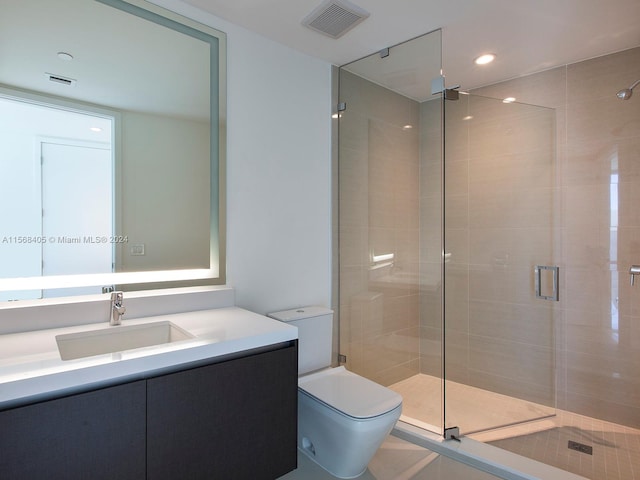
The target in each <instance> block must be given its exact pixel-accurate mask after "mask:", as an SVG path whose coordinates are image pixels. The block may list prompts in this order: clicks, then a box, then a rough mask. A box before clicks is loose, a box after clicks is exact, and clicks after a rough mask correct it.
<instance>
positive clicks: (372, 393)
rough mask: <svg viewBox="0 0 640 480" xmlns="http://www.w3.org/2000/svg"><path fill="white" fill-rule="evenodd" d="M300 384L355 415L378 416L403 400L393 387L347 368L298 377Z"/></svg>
mask: <svg viewBox="0 0 640 480" xmlns="http://www.w3.org/2000/svg"><path fill="white" fill-rule="evenodd" d="M298 387H299V388H301V389H302V390H304V391H305V392H307V393H308V394H310V395H312V396H314V397H316V398H317V399H318V400H320V401H321V402H324V403H326V404H328V405H329V406H331V407H333V408H335V409H336V410H339V411H341V412H342V413H344V414H346V415H348V416H350V417H353V418H371V417H377V416H379V415H383V414H385V413H388V412H390V411H391V410H393V409H394V408H396V407H397V406H398V405H400V404H401V403H402V397H401V396H400V395H399V394H397V393H396V392H394V391H393V390H389V389H388V388H386V387H383V386H382V385H379V384H377V383H375V382H372V381H371V380H368V379H366V378H364V377H361V376H360V375H356V374H355V373H351V372H349V371H348V370H346V369H345V368H344V367H336V368H328V369H326V370H322V371H320V372H317V373H313V374H311V375H305V376H304V377H301V378H299V379H298Z"/></svg>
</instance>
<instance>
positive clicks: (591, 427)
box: [389, 374, 640, 480]
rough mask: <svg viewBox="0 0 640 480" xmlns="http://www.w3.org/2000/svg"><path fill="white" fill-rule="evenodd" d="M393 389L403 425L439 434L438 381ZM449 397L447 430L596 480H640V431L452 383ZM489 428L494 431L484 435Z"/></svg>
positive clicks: (419, 380)
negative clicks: (586, 449) (400, 400)
mask: <svg viewBox="0 0 640 480" xmlns="http://www.w3.org/2000/svg"><path fill="white" fill-rule="evenodd" d="M389 388H391V389H393V390H395V391H396V392H398V393H400V395H402V397H403V411H402V420H404V421H405V422H407V423H412V424H414V425H417V426H419V427H423V428H429V426H433V427H436V428H435V430H436V431H439V426H440V425H441V423H442V419H441V399H440V397H441V388H442V387H441V380H440V379H439V378H436V377H431V376H429V375H423V374H419V375H414V376H413V377H410V378H408V379H406V380H403V381H401V382H398V383H395V384H393V385H391V386H390V387H389ZM447 395H448V398H449V400H448V402H447V411H448V413H447V415H448V418H447V425H450V426H453V425H457V426H459V427H460V429H461V431H462V433H463V434H464V433H465V432H466V433H467V434H468V435H469V436H470V437H471V438H473V439H475V440H479V441H482V442H485V443H489V444H491V445H494V446H496V447H499V448H502V449H504V450H508V451H510V452H513V453H516V454H518V455H522V456H524V457H528V458H531V459H533V460H537V461H540V462H543V463H546V464H548V465H551V466H554V467H557V468H560V469H562V470H566V471H569V472H572V473H575V474H578V475H582V476H583V477H586V478H590V479H593V480H640V430H638V429H634V428H630V427H625V426H623V425H617V424H615V423H610V422H605V421H602V420H598V419H594V418H590V417H585V416H582V415H578V414H575V413H571V412H566V411H563V410H555V409H552V408H549V407H545V406H542V405H538V404H535V403H530V402H526V401H523V400H519V399H514V398H511V397H507V396H505V395H500V394H497V393H493V392H488V391H486V390H481V389H478V388H474V387H470V386H467V385H462V384H455V383H454V382H447ZM554 413H555V415H554ZM474 417H475V418H474ZM536 417H538V418H540V419H539V420H532V421H527V422H526V423H521V424H519V425H513V426H505V427H503V428H496V427H499V426H500V425H509V424H513V423H514V422H518V421H523V420H527V419H534V418H536ZM544 417H546V418H544ZM433 427H432V429H433ZM487 428H492V429H491V430H488V431H480V430H483V429H487ZM474 431H475V432H478V433H471V434H469V432H474ZM569 441H573V442H578V443H580V444H584V445H587V446H590V447H592V448H593V451H592V455H589V454H588V453H583V452H579V451H575V450H571V449H569V448H568V443H569Z"/></svg>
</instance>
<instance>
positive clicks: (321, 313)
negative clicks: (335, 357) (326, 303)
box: [267, 306, 333, 375]
mask: <svg viewBox="0 0 640 480" xmlns="http://www.w3.org/2000/svg"><path fill="white" fill-rule="evenodd" d="M267 316H269V317H271V318H275V319H276V320H280V321H281V322H287V323H288V324H290V325H295V326H296V327H298V375H303V374H305V373H309V372H313V371H314V370H319V369H321V368H325V367H330V366H331V352H332V346H333V310H330V309H328V308H325V307H316V306H311V307H302V308H295V309H293V310H283V311H281V312H274V313H269V314H267Z"/></svg>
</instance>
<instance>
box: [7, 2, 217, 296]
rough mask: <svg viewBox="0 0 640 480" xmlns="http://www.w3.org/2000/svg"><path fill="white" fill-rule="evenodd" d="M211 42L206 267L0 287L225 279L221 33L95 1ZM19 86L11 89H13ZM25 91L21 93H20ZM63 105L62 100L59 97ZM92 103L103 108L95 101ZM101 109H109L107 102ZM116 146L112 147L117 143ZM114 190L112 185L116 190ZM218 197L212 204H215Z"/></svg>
mask: <svg viewBox="0 0 640 480" xmlns="http://www.w3.org/2000/svg"><path fill="white" fill-rule="evenodd" d="M94 1H95V2H97V3H101V4H104V5H108V6H110V7H113V8H116V9H118V10H121V11H123V12H125V13H128V14H131V15H134V16H137V17H140V18H142V19H143V20H147V21H151V22H154V23H156V24H158V25H161V26H164V27H166V28H170V29H172V30H174V31H177V32H180V33H183V34H185V35H189V36H191V37H194V38H197V39H199V40H202V41H204V42H206V43H208V44H209V45H210V80H211V79H215V78H217V79H218V82H213V81H210V103H211V105H210V129H211V135H210V162H211V180H210V196H211V209H210V211H211V218H210V242H209V245H210V260H209V262H210V263H209V268H208V269H206V268H203V269H184V270H156V271H139V272H111V273H104V274H81V275H52V276H48V277H18V278H16V277H14V278H0V291H13V290H46V289H52V288H56V289H59V288H72V287H82V286H115V287H116V288H117V289H119V290H126V291H135V290H149V289H156V288H175V287H186V286H202V285H223V284H225V282H226V111H227V102H226V91H227V83H226V64H227V59H226V50H227V48H226V34H225V33H224V32H221V31H219V30H216V29H214V28H211V27H209V26H206V25H203V24H201V23H198V22H196V21H194V20H191V19H189V18H186V17H183V16H181V15H179V14H177V13H174V12H171V11H169V10H166V9H164V8H162V7H159V6H157V5H154V4H151V3H149V2H146V1H144V0H94ZM17 90H18V89H16V91H17ZM28 96H29V94H28V93H26V92H25V97H28ZM61 103H62V104H64V99H62V102H61ZM96 107H102V106H98V105H96ZM103 108H105V109H109V107H108V106H104V107H103ZM116 148H117V147H116ZM116 193H117V189H116ZM216 201H217V204H216Z"/></svg>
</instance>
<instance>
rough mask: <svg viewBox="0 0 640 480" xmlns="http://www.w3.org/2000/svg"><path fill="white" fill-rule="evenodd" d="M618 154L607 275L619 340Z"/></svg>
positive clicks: (614, 165)
mask: <svg viewBox="0 0 640 480" xmlns="http://www.w3.org/2000/svg"><path fill="white" fill-rule="evenodd" d="M618 183H619V175H618V154H617V152H616V153H614V154H613V155H612V156H611V175H610V182H609V215H610V217H609V218H610V222H609V275H610V279H611V302H610V303H611V339H612V340H613V341H614V342H615V343H616V344H617V343H619V342H620V335H619V331H618V299H619V294H620V291H619V289H618V204H619V203H618V201H619V197H618Z"/></svg>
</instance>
